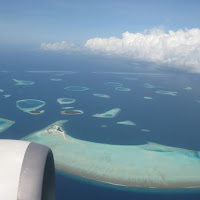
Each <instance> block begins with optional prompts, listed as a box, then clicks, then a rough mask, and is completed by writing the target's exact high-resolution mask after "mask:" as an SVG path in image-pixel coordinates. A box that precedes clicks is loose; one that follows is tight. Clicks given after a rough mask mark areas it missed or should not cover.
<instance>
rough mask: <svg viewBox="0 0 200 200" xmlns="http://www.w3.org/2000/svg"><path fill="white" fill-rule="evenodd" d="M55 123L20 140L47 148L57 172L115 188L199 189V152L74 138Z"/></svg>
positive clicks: (158, 145) (152, 144) (149, 144)
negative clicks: (115, 186)
mask: <svg viewBox="0 0 200 200" xmlns="http://www.w3.org/2000/svg"><path fill="white" fill-rule="evenodd" d="M66 122H67V121H66V120H63V121H57V122H55V123H53V124H51V125H49V126H47V127H46V128H44V129H42V130H40V131H37V132H34V133H32V134H30V135H28V136H26V137H24V138H22V140H27V141H31V142H36V143H40V144H43V145H47V146H49V147H50V148H51V149H52V151H53V154H54V159H55V166H56V168H57V169H58V170H61V171H63V172H66V173H71V174H74V175H77V176H81V177H84V178H87V179H91V180H96V181H100V182H104V183H110V184H114V185H121V186H129V187H138V188H149V189H151V190H155V188H156V189H169V188H171V189H176V191H177V189H179V188H180V189H182V188H184V189H185V190H190V189H191V188H192V189H193V190H194V189H198V190H199V189H200V159H199V156H197V155H199V154H200V152H198V151H192V150H187V149H182V148H175V147H170V146H164V145H160V144H156V143H147V144H144V145H110V144H103V143H95V142H89V141H84V140H80V139H76V138H73V137H72V136H70V135H68V134H67V133H66V132H65V130H64V124H65V123H66Z"/></svg>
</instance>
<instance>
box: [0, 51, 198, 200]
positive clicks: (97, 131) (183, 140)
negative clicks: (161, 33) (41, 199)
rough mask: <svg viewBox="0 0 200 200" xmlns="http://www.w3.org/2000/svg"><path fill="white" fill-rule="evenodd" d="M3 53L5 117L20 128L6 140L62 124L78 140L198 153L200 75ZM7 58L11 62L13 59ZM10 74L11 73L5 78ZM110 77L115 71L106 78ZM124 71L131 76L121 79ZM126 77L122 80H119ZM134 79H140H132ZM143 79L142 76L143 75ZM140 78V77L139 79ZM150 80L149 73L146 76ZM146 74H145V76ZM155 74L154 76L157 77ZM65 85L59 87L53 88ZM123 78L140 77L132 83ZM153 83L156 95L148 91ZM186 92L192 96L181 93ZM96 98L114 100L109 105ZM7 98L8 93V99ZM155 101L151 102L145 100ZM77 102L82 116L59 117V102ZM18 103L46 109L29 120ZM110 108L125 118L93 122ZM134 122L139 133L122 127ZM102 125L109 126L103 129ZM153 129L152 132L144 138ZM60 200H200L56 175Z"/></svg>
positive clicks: (1, 112)
mask: <svg viewBox="0 0 200 200" xmlns="http://www.w3.org/2000/svg"><path fill="white" fill-rule="evenodd" d="M24 54H25V56H24V55H23V54H20V55H17V53H16V54H14V53H10V54H6V56H5V57H2V59H1V61H0V71H3V72H0V89H3V90H4V92H3V93H0V118H5V119H9V120H13V121H15V122H16V123H15V124H14V125H13V126H11V127H10V128H9V129H7V130H6V131H4V132H2V133H1V134H0V138H1V139H4V138H6V139H20V138H22V137H24V136H25V135H28V134H30V133H32V132H35V131H37V130H40V129H42V128H44V127H45V126H47V125H49V124H51V123H53V122H55V121H57V120H61V119H67V120H69V122H68V123H67V124H66V127H65V128H66V131H67V133H68V134H69V135H72V136H73V137H76V138H79V139H82V140H88V141H93V142H99V143H107V144H126V145H133V144H145V143H146V142H147V141H150V142H155V143H159V144H163V145H169V146H173V147H180V148H186V149H191V150H198V151H200V145H199V139H200V136H199V130H200V123H199V121H200V120H199V119H200V118H199V113H200V102H198V101H200V90H199V85H200V75H198V74H188V73H184V72H180V71H174V70H165V71H163V70H153V71H152V70H149V68H148V63H137V64H132V63H131V62H128V61H125V60H117V59H116V60H115V59H108V58H106V59H103V58H99V57H95V56H94V57H84V56H70V55H59V54H58V55H53V56H52V55H51V54H50V55H49V54H42V55H41V54H36V53H34V54H33V53H24ZM9 56H10V57H11V58H12V59H10V60H9V59H8V58H9ZM30 70H31V71H51V70H53V71H74V72H77V73H74V74H64V75H63V72H55V73H30V72H28V71H30ZM5 71H7V72H5ZM107 72H118V74H115V73H107ZM121 72H126V73H127V74H122V73H121ZM119 73H121V74H119ZM134 73H135V74H134ZM138 73H139V74H138ZM141 73H142V74H141ZM143 73H145V74H143ZM146 73H147V74H146ZM155 74H156V75H155ZM52 78H60V79H62V81H52V80H50V79H52ZM126 78H135V79H136V80H128V79H126ZM12 79H17V80H30V81H34V82H35V84H34V85H29V86H17V85H15V84H14V81H13V80H12ZM105 82H119V83H122V84H123V86H124V87H126V88H130V89H131V91H130V92H123V91H119V90H115V87H113V86H109V85H105V84H104V83H105ZM145 83H149V84H151V85H153V86H155V88H145V87H144V84H145ZM68 86H83V87H88V88H90V90H87V91H82V92H74V91H67V90H64V88H65V87H68ZM187 86H189V87H191V88H192V89H184V88H186V87H187ZM156 90H165V91H175V92H177V96H171V95H162V94H156V93H155V91H156ZM94 93H103V94H107V95H110V96H111V98H109V99H105V98H100V97H95V96H93V94H94ZM4 94H11V95H12V96H11V97H9V98H4V97H3V95H4ZM145 96H147V97H152V100H146V99H144V97H145ZM65 97H66V98H74V99H76V102H75V103H74V104H69V105H64V106H74V108H75V109H80V110H83V111H84V114H83V115H74V116H68V115H61V114H60V111H61V107H62V106H61V105H59V104H58V103H57V98H65ZM21 99H38V100H42V101H45V102H46V105H45V106H44V107H43V108H42V109H45V113H44V114H41V115H30V114H28V113H25V112H23V111H21V110H19V109H18V108H17V107H16V101H17V100H21ZM113 108H121V112H120V114H119V115H118V116H117V117H115V118H111V119H101V118H94V117H92V115H94V114H96V113H103V112H105V111H107V110H110V109H113ZM124 120H131V121H133V122H135V123H136V126H125V125H117V124H116V122H118V121H124ZM101 125H106V126H107V127H106V128H102V127H101ZM141 129H149V130H150V131H151V132H141V131H140V130H141ZM57 199H59V200H62V199H105V200H106V199H127V200H129V199H138V200H140V199H141V200H146V199H154V200H157V199H159V200H160V199H163V200H165V199H176V200H178V199H181V200H183V199H184V200H186V199H187V200H188V199H191V200H198V199H200V194H199V193H193V192H190V193H178V194H177V193H170V192H169V193H167V194H166V193H162V192H159V193H149V192H147V191H139V192H138V191H134V190H128V189H124V188H119V187H114V186H109V185H106V184H98V183H94V182H92V181H87V180H84V179H82V178H78V177H74V176H71V175H66V174H65V175H63V174H62V173H60V172H57Z"/></svg>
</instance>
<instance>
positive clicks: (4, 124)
mask: <svg viewBox="0 0 200 200" xmlns="http://www.w3.org/2000/svg"><path fill="white" fill-rule="evenodd" d="M14 123H15V122H14V121H11V120H8V119H3V118H0V133H1V132H3V131H5V130H6V129H8V128H9V127H11V126H12V125H13V124H14Z"/></svg>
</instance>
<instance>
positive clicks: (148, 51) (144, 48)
mask: <svg viewBox="0 0 200 200" xmlns="http://www.w3.org/2000/svg"><path fill="white" fill-rule="evenodd" d="M85 46H86V47H87V48H89V49H91V50H92V51H94V52H96V53H104V54H109V55H119V56H126V57H129V58H132V59H134V60H141V61H147V62H154V63H158V64H169V65H170V66H172V67H176V68H180V69H185V70H187V71H192V72H199V73H200V29H198V28H196V29H186V30H178V31H176V32H175V31H172V30H170V31H168V32H167V33H165V32H164V31H162V30H159V29H154V30H152V31H150V32H147V33H130V32H125V33H123V37H122V38H117V37H110V38H92V39H89V40H88V41H87V42H86V44H85Z"/></svg>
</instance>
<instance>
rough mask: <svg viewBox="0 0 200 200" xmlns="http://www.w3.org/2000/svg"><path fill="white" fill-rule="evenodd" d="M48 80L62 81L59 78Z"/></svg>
mask: <svg viewBox="0 0 200 200" xmlns="http://www.w3.org/2000/svg"><path fill="white" fill-rule="evenodd" d="M50 80H51V81H62V79H61V78H51V79H50Z"/></svg>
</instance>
